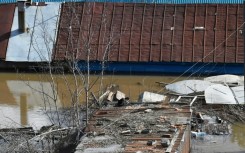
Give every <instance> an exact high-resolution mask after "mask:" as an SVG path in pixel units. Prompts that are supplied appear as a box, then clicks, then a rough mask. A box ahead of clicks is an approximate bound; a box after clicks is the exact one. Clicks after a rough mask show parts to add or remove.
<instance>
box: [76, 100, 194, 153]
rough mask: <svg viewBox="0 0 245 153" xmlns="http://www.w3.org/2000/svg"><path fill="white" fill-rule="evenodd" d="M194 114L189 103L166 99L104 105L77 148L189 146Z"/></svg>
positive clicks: (163, 148)
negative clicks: (178, 106)
mask: <svg viewBox="0 0 245 153" xmlns="http://www.w3.org/2000/svg"><path fill="white" fill-rule="evenodd" d="M190 115H191V112H190V109H189V107H187V108H181V109H176V108H173V107H169V106H168V105H163V104H162V103H160V104H159V103H156V104H146V103H142V104H131V105H130V106H123V107H110V108H108V107H107V108H104V109H100V110H98V111H97V112H96V113H94V115H93V116H92V117H91V119H90V121H89V125H88V126H87V127H86V129H85V132H86V133H87V135H86V137H83V138H82V139H81V143H80V144H79V145H78V147H77V151H76V152H77V153H80V152H97V151H99V150H101V151H99V152H137V151H142V152H159V151H160V152H163V151H165V152H171V151H178V150H181V149H184V148H185V149H186V148H187V149H188V148H190V147H189V146H188V145H189V143H188V142H189V141H190V140H188V138H189V136H190V131H189V129H190ZM184 139H186V141H185V142H183V141H182V140H184ZM186 145H187V147H186ZM184 146H185V147H184ZM102 150H103V151H102Z"/></svg>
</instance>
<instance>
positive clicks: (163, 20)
mask: <svg viewBox="0 0 245 153" xmlns="http://www.w3.org/2000/svg"><path fill="white" fill-rule="evenodd" d="M165 11H166V4H165V5H164V11H163V19H162V29H161V30H162V31H161V32H162V34H161V42H160V45H161V52H160V61H161V62H162V61H163V57H162V56H163V52H164V50H163V49H162V48H163V36H164V23H165V14H166V13H165Z"/></svg>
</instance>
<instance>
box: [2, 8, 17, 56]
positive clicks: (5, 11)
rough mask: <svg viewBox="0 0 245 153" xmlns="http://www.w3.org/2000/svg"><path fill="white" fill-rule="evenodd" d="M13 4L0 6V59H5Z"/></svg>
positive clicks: (12, 15) (12, 16)
mask: <svg viewBox="0 0 245 153" xmlns="http://www.w3.org/2000/svg"><path fill="white" fill-rule="evenodd" d="M14 10H15V4H5V5H0V25H1V28H0V59H5V56H6V50H7V46H8V40H9V37H10V33H11V26H12V23H13V18H14Z"/></svg>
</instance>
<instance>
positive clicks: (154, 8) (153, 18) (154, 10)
mask: <svg viewBox="0 0 245 153" xmlns="http://www.w3.org/2000/svg"><path fill="white" fill-rule="evenodd" d="M155 14H156V4H154V7H153V17H152V24H151V40H150V41H151V42H150V57H149V61H152V43H153V42H152V37H154V36H153V28H154V20H155Z"/></svg>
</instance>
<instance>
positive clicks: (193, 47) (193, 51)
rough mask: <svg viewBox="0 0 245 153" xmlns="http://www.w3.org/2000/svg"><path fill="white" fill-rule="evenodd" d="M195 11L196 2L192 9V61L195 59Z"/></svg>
mask: <svg viewBox="0 0 245 153" xmlns="http://www.w3.org/2000/svg"><path fill="white" fill-rule="evenodd" d="M196 12H197V4H196V5H195V11H194V25H193V39H192V61H191V62H194V61H195V34H196V33H195V32H196V30H195V26H196Z"/></svg>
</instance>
